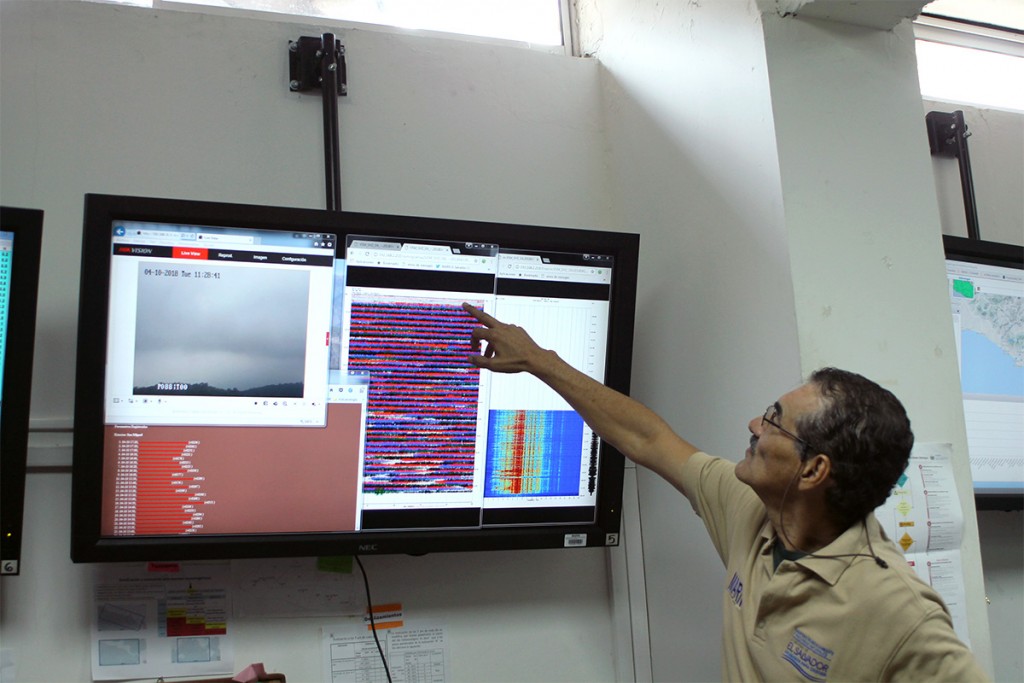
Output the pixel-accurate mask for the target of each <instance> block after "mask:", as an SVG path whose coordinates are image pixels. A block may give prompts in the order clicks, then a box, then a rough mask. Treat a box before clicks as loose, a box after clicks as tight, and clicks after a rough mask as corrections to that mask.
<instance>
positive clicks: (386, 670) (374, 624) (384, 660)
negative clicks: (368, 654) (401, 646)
mask: <svg viewBox="0 0 1024 683" xmlns="http://www.w3.org/2000/svg"><path fill="white" fill-rule="evenodd" d="M352 557H354V558H355V559H356V564H358V565H359V571H360V572H362V574H363V586H365V587H366V611H367V612H368V613H369V615H370V630H371V631H373V641H374V642H375V643H377V652H378V653H379V654H380V661H381V663H382V664H383V665H384V675H385V676H387V679H388V683H391V669H389V668H388V658H387V657H385V656H384V648H383V647H381V644H380V638H379V637H377V622H376V621H375V620H374V618H373V600H372V599H371V598H370V580H369V579H367V578H366V568H365V567H363V561H362V560H360V559H359V556H358V555H353V556H352Z"/></svg>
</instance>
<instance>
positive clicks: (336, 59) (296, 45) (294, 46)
mask: <svg viewBox="0 0 1024 683" xmlns="http://www.w3.org/2000/svg"><path fill="white" fill-rule="evenodd" d="M327 36H330V34H329V33H327V34H324V36H323V37H314V36H302V37H300V38H299V39H298V40H289V41H288V79H289V80H288V89H289V90H291V91H292V92H308V91H310V90H320V89H322V87H323V82H324V73H325V68H326V70H327V72H328V73H334V76H335V78H334V81H335V86H336V88H337V95H338V97H343V96H345V95H347V94H348V75H347V73H346V68H345V46H344V45H342V44H341V41H340V40H337V39H335V40H334V51H333V54H328V53H327V51H325V50H324V45H325V44H326V45H330V39H328V40H326V41H325V39H324V38H325V37H327ZM325 57H326V60H325ZM332 65H333V66H332Z"/></svg>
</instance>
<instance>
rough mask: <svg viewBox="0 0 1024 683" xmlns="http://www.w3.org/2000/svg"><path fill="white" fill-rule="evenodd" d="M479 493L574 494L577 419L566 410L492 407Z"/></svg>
mask: <svg viewBox="0 0 1024 683" xmlns="http://www.w3.org/2000/svg"><path fill="white" fill-rule="evenodd" d="M489 422H490V426H489V427H488V434H487V479H486V488H485V492H484V495H485V496H486V497H490V498H496V497H507V496H575V495H578V494H579V489H580V483H579V480H580V463H581V459H582V450H581V445H582V443H583V418H581V417H580V416H579V415H578V414H577V413H575V412H574V411H571V410H492V411H491V413H490V421H489Z"/></svg>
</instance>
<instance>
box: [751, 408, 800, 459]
mask: <svg viewBox="0 0 1024 683" xmlns="http://www.w3.org/2000/svg"><path fill="white" fill-rule="evenodd" d="M778 417H779V405H778V404H777V403H773V404H772V405H770V406H768V408H767V409H766V410H765V411H764V415H762V416H761V426H762V427H764V425H765V423H766V422H767V423H768V424H770V425H771V426H772V427H775V428H776V429H778V430H779V431H780V432H782V433H783V434H785V435H786V436H788V437H789V438H791V439H793V441H796V442H797V443H798V444H800V445H802V446H803V447H804V448H805V449H806V450H808V451H810V450H811V449H812V446H811V444H810V442H808V441H805V440H803V439H801V438H800V437H799V436H797V435H796V434H794V433H793V432H791V431H789V430H788V429H786V428H785V427H783V426H782V425H780V424H779V422H778ZM802 456H803V454H801V457H802Z"/></svg>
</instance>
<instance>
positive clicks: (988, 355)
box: [943, 236, 1024, 509]
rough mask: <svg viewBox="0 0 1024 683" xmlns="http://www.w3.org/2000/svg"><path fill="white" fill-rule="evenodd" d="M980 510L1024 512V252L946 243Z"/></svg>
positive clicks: (963, 241)
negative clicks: (1014, 510)
mask: <svg viewBox="0 0 1024 683" xmlns="http://www.w3.org/2000/svg"><path fill="white" fill-rule="evenodd" d="M943 240H944V246H945V250H946V276H947V280H948V283H949V296H950V302H951V304H952V308H953V324H954V328H955V332H956V342H957V357H958V360H959V365H960V384H961V388H962V391H963V401H964V419H965V422H966V426H967V447H968V451H969V455H970V461H971V474H972V478H973V480H974V494H975V501H976V504H977V506H978V508H980V509H993V508H995V509H1021V508H1022V507H1024V247H1020V246H1011V245H1007V244H998V243H993V242H985V241H981V240H969V239H965V238H958V237H950V236H943Z"/></svg>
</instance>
